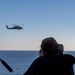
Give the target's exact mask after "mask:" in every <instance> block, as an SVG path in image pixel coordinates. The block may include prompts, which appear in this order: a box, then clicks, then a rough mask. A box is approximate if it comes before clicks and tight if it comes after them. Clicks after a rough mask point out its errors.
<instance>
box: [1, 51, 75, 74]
mask: <svg viewBox="0 0 75 75" xmlns="http://www.w3.org/2000/svg"><path fill="white" fill-rule="evenodd" d="M64 53H67V54H71V55H73V56H75V51H65V52H64ZM37 57H38V51H21V50H20V51H4V50H3V51H2V50H1V51H0V58H1V59H3V60H4V61H5V62H6V63H7V64H8V65H9V66H10V67H11V68H12V69H13V72H9V71H8V70H7V69H6V68H5V67H4V65H3V64H2V63H1V62H0V75H23V74H24V73H25V71H26V70H27V69H28V67H29V66H30V65H31V63H32V62H33V60H35V59H36V58H37ZM74 71H75V65H74Z"/></svg>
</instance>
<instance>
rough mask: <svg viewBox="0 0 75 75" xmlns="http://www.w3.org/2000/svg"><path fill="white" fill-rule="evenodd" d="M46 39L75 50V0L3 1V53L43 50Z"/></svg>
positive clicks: (0, 31) (0, 7)
mask: <svg viewBox="0 0 75 75" xmlns="http://www.w3.org/2000/svg"><path fill="white" fill-rule="evenodd" d="M12 23H14V24H19V25H21V24H24V25H21V26H22V27H23V28H24V29H23V30H8V29H7V28H6V26H5V25H8V26H9V27H12V26H13V25H12ZM46 37H54V38H55V39H56V40H57V41H58V43H62V44H63V45H64V49H65V50H75V0H0V50H39V48H40V44H41V41H42V39H44V38H46Z"/></svg>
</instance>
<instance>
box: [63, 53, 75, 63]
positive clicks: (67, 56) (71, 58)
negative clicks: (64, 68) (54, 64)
mask: <svg viewBox="0 0 75 75" xmlns="http://www.w3.org/2000/svg"><path fill="white" fill-rule="evenodd" d="M63 57H64V59H65V60H66V61H68V63H72V64H74V63H75V57H74V56H73V55H71V54H63Z"/></svg>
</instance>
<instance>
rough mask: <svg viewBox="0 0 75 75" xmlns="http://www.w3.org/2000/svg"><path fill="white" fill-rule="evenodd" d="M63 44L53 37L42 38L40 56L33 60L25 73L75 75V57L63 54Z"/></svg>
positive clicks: (33, 74) (35, 74)
mask: <svg viewBox="0 0 75 75" xmlns="http://www.w3.org/2000/svg"><path fill="white" fill-rule="evenodd" d="M63 49H64V48H63V45H62V44H58V43H57V41H56V40H55V39H54V38H53V37H49V38H45V39H44V40H42V43H41V49H40V51H39V57H38V58H37V59H35V60H34V61H33V63H32V64H31V66H30V67H29V69H28V70H27V71H26V72H25V73H24V75H74V70H73V65H74V63H75V58H74V56H72V55H69V54H63V51H64V50H63Z"/></svg>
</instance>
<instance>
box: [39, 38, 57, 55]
mask: <svg viewBox="0 0 75 75" xmlns="http://www.w3.org/2000/svg"><path fill="white" fill-rule="evenodd" d="M57 45H58V43H57V41H56V40H55V39H54V38H53V37H48V38H45V39H43V40H42V43H41V46H40V47H41V49H40V50H42V51H43V53H45V54H53V53H56V52H57V51H58V49H57Z"/></svg>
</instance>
